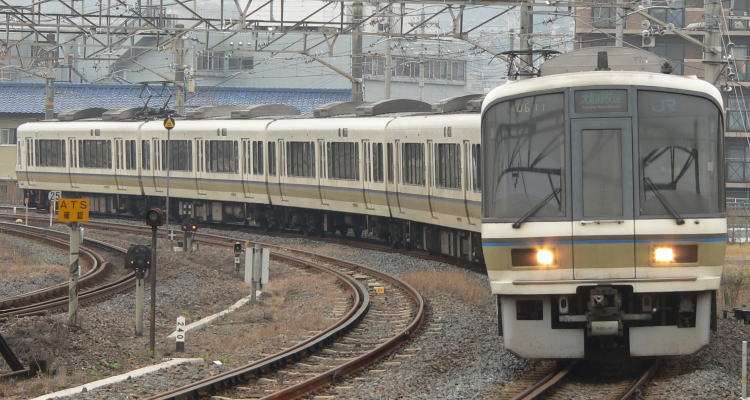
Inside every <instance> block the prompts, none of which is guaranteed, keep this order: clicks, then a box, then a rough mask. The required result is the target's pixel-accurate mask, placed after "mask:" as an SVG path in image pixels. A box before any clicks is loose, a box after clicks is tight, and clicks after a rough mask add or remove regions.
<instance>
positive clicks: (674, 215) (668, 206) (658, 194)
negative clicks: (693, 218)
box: [643, 176, 685, 225]
mask: <svg viewBox="0 0 750 400" xmlns="http://www.w3.org/2000/svg"><path fill="white" fill-rule="evenodd" d="M643 181H644V182H645V183H646V185H647V186H648V187H649V189H651V191H652V192H654V194H655V195H656V198H657V199H659V203H661V205H662V206H664V208H665V209H666V210H667V212H669V214H671V215H672V218H674V219H675V220H676V221H677V225H683V224H684V223H685V220H684V219H682V217H681V216H680V214H677V211H676V210H675V209H674V208H673V207H672V205H671V204H669V202H668V201H667V199H666V198H665V197H664V195H662V194H661V192H660V191H659V189H658V188H657V187H656V185H655V184H654V182H652V181H651V178H649V177H646V176H644V177H643Z"/></svg>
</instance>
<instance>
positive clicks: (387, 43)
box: [383, 2, 393, 99]
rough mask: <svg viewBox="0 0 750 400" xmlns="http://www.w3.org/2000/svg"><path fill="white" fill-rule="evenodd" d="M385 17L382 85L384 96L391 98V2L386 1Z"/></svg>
mask: <svg viewBox="0 0 750 400" xmlns="http://www.w3.org/2000/svg"><path fill="white" fill-rule="evenodd" d="M385 12H386V15H387V18H386V19H385V21H386V29H387V30H388V31H387V36H386V38H385V68H384V69H383V74H384V83H383V84H384V85H385V98H386V99H390V98H391V70H392V69H393V66H392V65H391V3H390V2H389V3H388V7H387V8H386V9H385Z"/></svg>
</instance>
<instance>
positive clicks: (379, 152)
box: [372, 143, 383, 182]
mask: <svg viewBox="0 0 750 400" xmlns="http://www.w3.org/2000/svg"><path fill="white" fill-rule="evenodd" d="M372 180H373V181H374V182H383V143H373V144H372Z"/></svg>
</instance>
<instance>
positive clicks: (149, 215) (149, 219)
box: [146, 207, 165, 228]
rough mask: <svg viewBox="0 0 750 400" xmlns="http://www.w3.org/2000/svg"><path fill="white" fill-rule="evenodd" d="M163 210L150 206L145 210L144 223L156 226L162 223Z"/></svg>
mask: <svg viewBox="0 0 750 400" xmlns="http://www.w3.org/2000/svg"><path fill="white" fill-rule="evenodd" d="M164 219H165V218H164V211H162V209H161V208H156V207H154V208H152V209H150V210H148V211H146V225H148V226H150V227H152V228H156V227H157V226H162V225H164Z"/></svg>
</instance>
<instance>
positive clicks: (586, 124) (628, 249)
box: [571, 118, 635, 279]
mask: <svg viewBox="0 0 750 400" xmlns="http://www.w3.org/2000/svg"><path fill="white" fill-rule="evenodd" d="M571 128H572V143H571V145H572V152H571V153H572V155H573V159H572V161H573V165H572V167H573V168H572V189H573V190H572V194H573V262H574V267H573V276H574V278H575V279H609V278H635V242H634V240H635V227H634V223H633V163H632V160H633V157H632V154H633V148H632V136H631V121H630V119H627V118H598V119H586V120H573V121H572V125H571ZM613 158H615V159H617V160H619V162H613ZM602 265H607V266H609V267H607V268H602Z"/></svg>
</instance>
